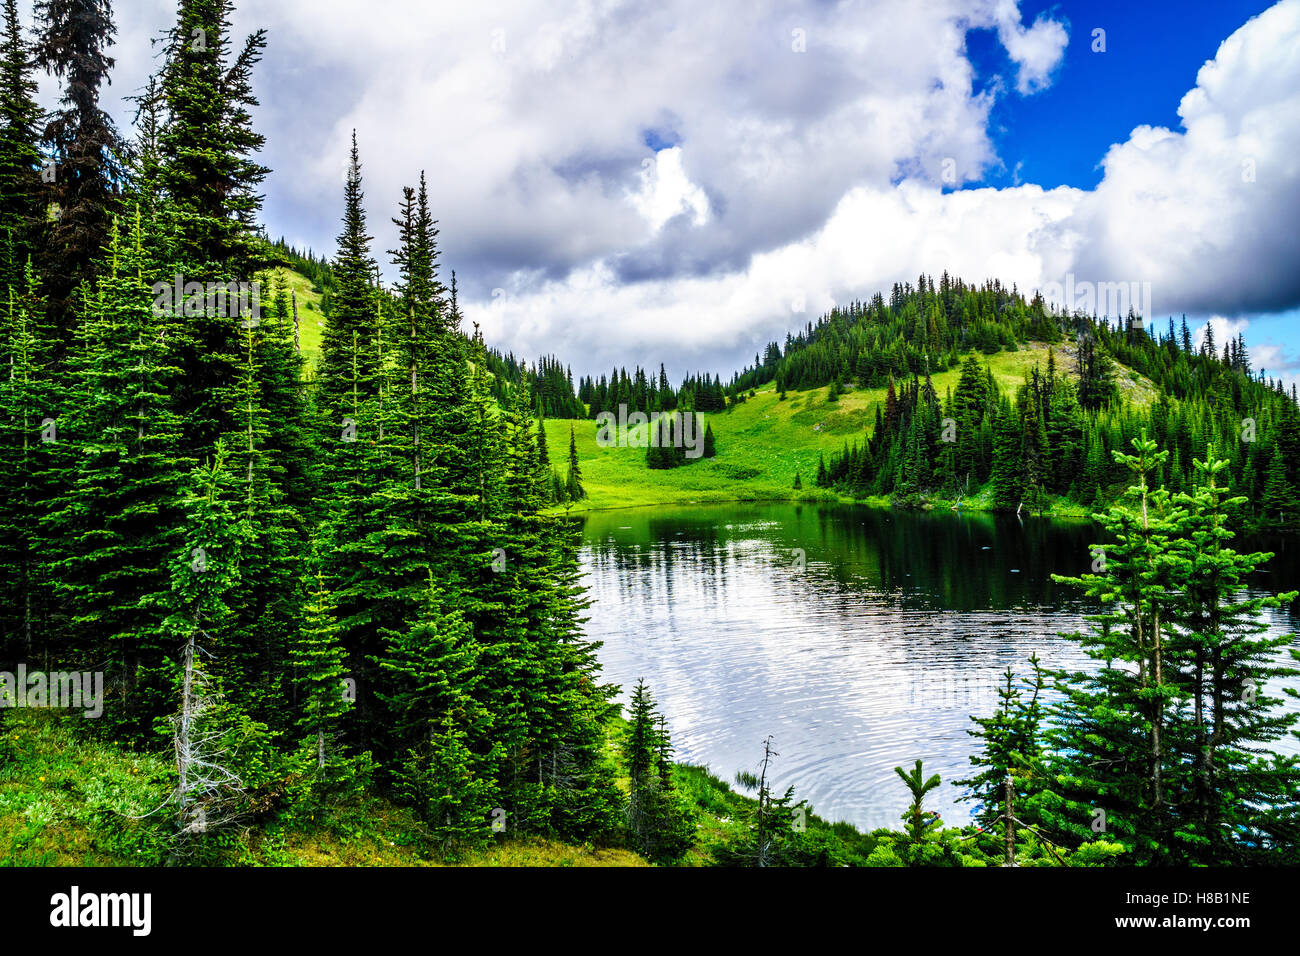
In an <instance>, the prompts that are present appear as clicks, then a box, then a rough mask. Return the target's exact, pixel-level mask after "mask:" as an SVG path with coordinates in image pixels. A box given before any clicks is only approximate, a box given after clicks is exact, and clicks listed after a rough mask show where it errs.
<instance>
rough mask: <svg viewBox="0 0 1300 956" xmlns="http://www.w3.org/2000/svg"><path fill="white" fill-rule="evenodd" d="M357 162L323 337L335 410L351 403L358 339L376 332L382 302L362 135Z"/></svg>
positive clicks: (364, 382)
mask: <svg viewBox="0 0 1300 956" xmlns="http://www.w3.org/2000/svg"><path fill="white" fill-rule="evenodd" d="M350 155H351V159H350V161H349V163H348V175H347V183H346V185H345V186H344V188H343V201H344V211H343V231H342V232H341V233H340V234H339V237H338V253H337V254H336V255H335V257H334V263H333V270H332V271H333V274H334V295H333V299H332V302H331V307H330V312H329V319H328V321H327V322H326V324H325V329H324V332H323V333H322V335H321V376H322V378H323V379H324V388H325V391H326V394H327V396H328V399H327V401H328V402H329V403H330V404H331V405H338V404H339V402H341V401H343V400H345V399H346V397H347V392H348V389H349V387H350V378H351V374H350V356H349V353H350V350H351V345H352V336H353V335H354V334H356V335H359V336H367V335H368V333H369V330H370V328H371V326H372V323H373V319H374V314H375V309H376V302H375V290H374V288H373V284H372V283H373V277H374V274H375V261H374V259H373V258H371V255H370V242H371V238H372V237H371V236H368V235H367V234H366V211H365V207H364V205H363V201H364V198H365V194H364V193H363V192H362V189H361V159H360V154H359V153H358V151H357V132H356V130H353V131H352V150H351V154H350ZM375 361H377V359H372V358H371V357H369V356H367V357H366V358H365V360H364V361H363V363H362V368H361V381H360V383H359V385H360V391H361V395H362V397H369V396H370V394H371V393H372V392H373V391H374V389H375V388H376V387H377V383H375V382H372V381H371V380H372V378H373V376H374V375H375V374H376V373H377V371H378V370H377V368H375V366H374V362H375Z"/></svg>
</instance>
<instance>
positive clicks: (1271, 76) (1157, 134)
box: [1044, 0, 1300, 314]
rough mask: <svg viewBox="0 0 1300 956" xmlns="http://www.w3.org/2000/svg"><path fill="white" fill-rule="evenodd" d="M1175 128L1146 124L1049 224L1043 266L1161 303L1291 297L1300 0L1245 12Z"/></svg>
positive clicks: (1224, 305)
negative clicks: (1145, 292) (1144, 290)
mask: <svg viewBox="0 0 1300 956" xmlns="http://www.w3.org/2000/svg"><path fill="white" fill-rule="evenodd" d="M1178 115H1179V117H1180V118H1181V120H1182V125H1183V130H1182V131H1175V130H1170V129H1165V128H1163V127H1151V126H1142V127H1138V128H1137V129H1135V130H1133V132H1132V134H1131V135H1130V136H1129V138H1128V139H1127V140H1126V141H1125V142H1123V143H1117V144H1115V145H1114V146H1112V147H1111V148H1110V150H1109V151H1108V152H1107V153H1106V156H1105V158H1104V160H1103V161H1102V165H1103V167H1104V170H1105V176H1104V178H1103V179H1102V181H1101V183H1100V184H1099V185H1098V186H1097V188H1096V190H1094V191H1092V192H1091V193H1088V194H1086V195H1084V196H1083V197H1082V198H1081V201H1080V203H1079V207H1078V209H1077V210H1076V211H1075V213H1074V215H1073V216H1071V217H1070V218H1069V219H1067V220H1066V221H1064V222H1063V223H1060V224H1059V227H1058V229H1057V231H1056V232H1055V233H1054V234H1053V235H1052V236H1050V237H1045V239H1044V247H1045V249H1047V250H1048V251H1049V255H1048V256H1047V258H1048V259H1050V260H1051V262H1050V265H1049V269H1054V270H1055V271H1056V272H1062V273H1063V272H1065V271H1066V270H1067V269H1072V270H1073V271H1074V272H1075V273H1076V274H1078V276H1079V277H1080V278H1084V279H1088V280H1097V281H1104V280H1111V281H1146V282H1150V283H1151V284H1152V288H1153V295H1154V299H1155V302H1156V304H1157V307H1158V308H1160V309H1162V310H1164V311H1170V312H1179V311H1186V312H1193V313H1201V314H1206V313H1210V312H1222V313H1228V314H1241V313H1245V312H1264V311H1275V310H1280V309H1285V308H1288V307H1291V306H1294V305H1296V304H1297V303H1300V269H1298V268H1297V267H1296V263H1297V262H1300V234H1298V233H1297V230H1296V228H1295V221H1296V213H1297V210H1300V2H1296V0H1286V2H1283V3H1279V4H1278V5H1276V6H1274V7H1272V8H1270V9H1268V10H1266V11H1265V12H1263V13H1262V14H1260V15H1259V16H1258V17H1255V18H1254V19H1253V20H1251V21H1250V22H1248V23H1246V24H1245V25H1244V26H1242V27H1241V28H1240V29H1239V30H1237V31H1236V32H1235V33H1234V34H1233V35H1232V36H1230V37H1229V38H1228V39H1226V40H1225V41H1224V42H1223V44H1222V45H1221V46H1220V47H1219V50H1218V53H1217V54H1216V56H1215V57H1214V59H1213V60H1210V61H1208V62H1207V63H1206V64H1205V65H1204V66H1203V67H1202V68H1201V70H1200V72H1199V73H1198V74H1197V78H1196V86H1195V88H1194V89H1192V90H1191V91H1189V92H1188V93H1187V95H1186V96H1184V97H1183V99H1182V102H1181V103H1180V105H1179V108H1178Z"/></svg>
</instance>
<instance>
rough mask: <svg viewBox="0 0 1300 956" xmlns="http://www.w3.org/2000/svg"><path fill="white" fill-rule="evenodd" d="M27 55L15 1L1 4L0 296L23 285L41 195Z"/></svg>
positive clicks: (33, 245) (38, 115)
mask: <svg viewBox="0 0 1300 956" xmlns="http://www.w3.org/2000/svg"><path fill="white" fill-rule="evenodd" d="M31 73H32V54H31V47H30V44H29V43H28V42H27V39H26V38H25V37H24V36H23V30H22V26H21V24H20V23H19V22H18V4H17V0H5V5H4V40H3V43H2V44H0V293H3V292H4V291H5V290H6V289H8V288H9V287H13V289H14V290H15V292H16V293H17V292H18V290H20V289H21V287H22V285H23V284H24V280H23V266H24V264H25V263H26V261H27V259H28V257H29V256H30V255H32V254H33V252H34V251H35V250H36V249H37V248H38V245H39V236H38V231H39V230H40V229H41V228H42V226H43V220H44V216H43V210H44V208H45V198H46V193H45V191H44V190H43V188H42V187H43V186H44V185H45V184H44V183H42V182H41V177H40V174H39V173H38V171H37V167H38V166H39V165H40V152H39V148H38V139H39V136H40V131H39V128H38V127H39V125H40V119H41V111H40V107H39V106H37V104H36V83H35V81H34V80H33V79H32V77H31Z"/></svg>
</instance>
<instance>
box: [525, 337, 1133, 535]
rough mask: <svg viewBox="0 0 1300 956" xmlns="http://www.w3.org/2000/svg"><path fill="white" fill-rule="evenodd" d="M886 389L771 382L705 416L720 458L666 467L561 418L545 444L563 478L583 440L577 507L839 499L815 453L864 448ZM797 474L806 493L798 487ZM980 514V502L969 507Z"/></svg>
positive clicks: (1014, 355) (1062, 365) (1064, 360)
mask: <svg viewBox="0 0 1300 956" xmlns="http://www.w3.org/2000/svg"><path fill="white" fill-rule="evenodd" d="M1056 356H1057V358H1056V361H1057V368H1058V370H1061V371H1063V372H1065V373H1066V374H1067V375H1069V374H1071V373H1070V371H1069V370H1070V369H1071V368H1072V367H1073V364H1074V361H1073V347H1072V346H1070V347H1063V346H1061V347H1057V349H1056ZM988 364H989V367H990V368H991V369H992V371H993V377H994V378H995V379H996V380H997V382H998V385H999V387H1000V388H1002V389H1003V390H1004V391H1005V392H1007V393H1008V394H1014V393H1015V389H1016V388H1018V387H1019V386H1020V385H1021V384H1023V382H1024V379H1025V375H1026V374H1027V373H1028V372H1029V371H1030V370H1031V369H1032V368H1033V367H1034V365H1035V364H1037V365H1039V366H1040V367H1045V366H1046V364H1047V346H1045V345H1042V344H1041V343H1032V344H1031V345H1030V346H1028V347H1026V348H1022V349H1021V350H1020V351H1017V352H999V353H997V354H996V355H992V356H989V357H988ZM1116 373H1117V374H1116V381H1117V382H1118V383H1119V386H1120V389H1121V394H1122V395H1123V397H1124V399H1125V400H1126V401H1129V402H1131V403H1132V404H1133V405H1134V406H1135V407H1139V408H1141V407H1146V406H1148V405H1150V404H1151V402H1152V401H1153V400H1154V399H1155V396H1156V389H1155V386H1154V385H1153V384H1152V383H1151V382H1150V381H1148V380H1147V379H1145V378H1141V377H1139V378H1138V379H1137V380H1134V379H1133V378H1131V377H1130V373H1129V371H1128V370H1127V369H1125V368H1122V367H1118V368H1117V369H1116ZM960 378H961V370H960V369H950V370H949V371H946V372H942V373H940V374H938V375H935V376H934V378H933V380H934V387H935V390H936V391H937V392H938V393H939V396H940V397H941V398H942V397H943V396H944V394H945V392H946V391H947V390H948V389H950V388H951V389H955V388H956V387H957V382H958V380H959V379H960ZM886 392H887V389H884V388H874V389H854V390H852V391H849V392H845V393H843V394H842V395H841V396H840V398H839V400H838V401H836V402H828V401H827V400H826V397H827V393H828V389H826V388H819V389H815V390H811V391H806V392H787V393H786V400H785V401H784V402H783V401H780V400H779V398H778V396H777V393H776V389H775V387H774V386H773V385H771V384H769V385H765V386H764V387H762V388H760V389H758V390H757V394H756V395H755V396H754V397H753V398H751V399H748V400H747V401H745V402H743V403H742V404H740V405H738V406H735V407H734V408H731V409H728V410H727V411H725V412H718V413H715V414H713V415H709V416H707V420H708V421H709V422H710V423H711V424H712V426H713V433H714V436H715V438H716V439H717V451H718V454H717V457H716V458H713V459H704V458H701V459H698V460H696V461H695V462H693V463H690V464H687V465H684V466H682V467H679V468H674V469H669V470H666V471H652V470H651V469H649V468H647V467H646V464H645V449H644V448H635V447H632V448H622V447H620V448H602V447H600V446H599V445H597V444H596V424H595V422H593V421H569V420H560V419H557V420H554V421H547V423H546V440H547V447H548V451H549V452H550V456H551V461H552V463H553V464H554V465H555V466H556V467H557V468H558V469H560V470H561V472H563V470H564V467H565V463H566V462H567V455H568V451H569V429H570V427H571V426H572V427H573V429H574V435H575V437H576V439H577V448H578V462H579V465H580V467H581V468H582V482H583V486H584V487H585V488H586V490H587V494H588V498H587V500H586V501H584V502H582V503H581V504H580V505H577V506H575V507H574V508H573V509H572V510H574V511H586V510H597V509H604V508H629V507H637V506H644V505H654V504H667V503H680V504H685V503H701V502H710V501H757V500H783V499H790V498H800V499H802V500H835V499H836V497H837V496H835V495H833V494H831V493H830V492H827V491H825V490H823V489H818V488H815V487H814V486H813V479H814V477H815V476H816V474H817V460H818V456H819V455H821V454H825V455H826V458H827V461H828V462H829V460H830V456H831V454H832V453H838V452H839V451H840V450H841V449H842V448H843V447H844V444H845V443H846V442H849V443H852V442H854V441H857V442H859V443H861V442H862V441H863V439H864V436H865V435H866V434H867V432H868V429H869V428H870V427H872V426H873V425H874V423H875V416H876V406H877V405H881V404H883V402H884V400H885V395H886ZM796 472H798V474H799V476H800V479H801V481H802V484H803V491H802V492H796V491H795V490H794V476H795V473H796ZM968 505H969V506H970V507H972V508H978V507H979V506H980V505H979V501H978V499H976V500H972V501H969V502H968ZM1052 511H1053V513H1060V514H1083V513H1086V509H1084V508H1082V507H1081V506H1074V505H1069V504H1066V503H1054V505H1053V508H1052Z"/></svg>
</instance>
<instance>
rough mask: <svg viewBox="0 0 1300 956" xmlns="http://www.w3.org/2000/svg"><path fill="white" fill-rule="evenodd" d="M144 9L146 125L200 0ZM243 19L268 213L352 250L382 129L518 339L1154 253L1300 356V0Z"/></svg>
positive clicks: (395, 159) (700, 320)
mask: <svg viewBox="0 0 1300 956" xmlns="http://www.w3.org/2000/svg"><path fill="white" fill-rule="evenodd" d="M116 6H117V9H116V16H117V19H118V25H119V31H120V36H119V42H118V45H117V48H116V49H115V51H114V52H115V55H116V56H117V59H118V65H117V69H116V72H115V75H114V86H113V89H112V91H111V95H110V101H109V102H108V103H107V104H106V105H107V106H108V107H109V108H110V110H111V111H112V112H113V113H114V115H116V116H117V117H118V118H119V122H120V123H121V124H122V125H123V126H124V127H125V126H127V125H129V113H130V111H129V107H127V106H126V104H124V103H123V102H122V101H121V100H120V99H117V98H118V97H122V96H126V95H129V94H130V93H132V92H134V91H136V90H138V89H139V87H140V85H141V84H142V83H143V81H144V78H145V77H146V75H147V73H148V72H149V70H150V69H151V68H152V67H153V60H152V58H151V56H150V55H149V39H150V37H152V36H155V35H156V34H157V32H158V31H159V30H160V29H163V28H164V27H166V26H167V25H168V24H169V21H170V19H171V17H172V16H174V3H173V2H172V0H132V2H131V3H130V4H126V3H119V4H117V5H116ZM24 10H25V15H28V16H30V0H26V5H25V8H24ZM234 24H235V29H236V31H237V32H241V33H244V32H248V31H250V30H252V29H255V28H259V27H266V28H267V29H268V32H269V46H268V49H267V53H266V57H265V59H264V60H263V62H262V63H261V64H260V65H259V67H258V70H257V74H256V77H255V85H256V89H257V92H258V95H259V97H260V99H261V106H260V107H259V108H258V110H257V119H258V122H259V125H260V126H261V128H262V129H263V130H264V131H265V132H266V134H267V136H268V143H267V148H266V150H265V152H264V155H263V160H264V162H265V163H266V165H268V166H270V167H271V168H272V169H273V170H274V172H273V173H272V174H271V176H270V177H269V178H268V180H267V182H266V188H265V192H266V202H265V207H264V220H265V221H266V223H267V225H268V227H269V229H270V230H271V232H272V233H273V234H276V235H284V236H285V237H287V238H288V239H289V240H290V241H291V242H293V243H295V244H296V245H298V246H300V247H311V248H312V249H315V250H317V251H326V252H331V253H332V252H333V248H334V237H335V235H336V234H337V232H338V222H339V215H340V212H341V207H342V186H343V179H344V174H345V170H346V166H347V147H348V142H349V138H350V135H351V132H352V130H353V129H355V130H356V131H357V135H358V139H359V142H360V148H361V159H362V167H363V174H364V177H365V184H364V187H365V191H366V204H367V209H368V212H369V216H370V226H371V231H372V232H373V233H374V235H375V237H376V239H375V243H374V248H375V251H376V255H377V257H378V258H379V259H380V260H381V262H382V261H384V260H385V259H386V256H385V254H384V250H386V249H391V248H393V247H394V245H395V237H394V235H393V229H392V227H391V225H390V222H389V220H390V217H391V216H392V215H393V214H394V211H395V208H396V204H397V200H398V199H399V197H400V195H401V188H402V187H403V186H404V185H408V184H412V183H414V182H415V181H416V179H417V178H418V176H419V174H420V172H421V170H423V171H425V172H426V173H427V175H428V179H429V188H430V197H431V201H432V205H433V208H434V211H435V215H436V216H437V217H438V219H439V224H440V229H441V235H440V242H441V248H442V260H441V261H442V263H443V266H444V268H445V269H451V268H454V269H455V270H456V272H457V278H458V280H459V284H460V289H461V293H462V306H463V311H464V313H465V315H466V318H467V320H468V321H472V322H478V323H479V324H480V325H481V327H482V329H483V332H484V335H485V337H486V338H487V340H488V341H489V342H490V343H492V344H494V345H496V346H498V347H500V348H502V349H506V350H511V351H514V352H515V353H516V354H517V355H519V356H521V357H524V358H528V359H532V358H534V357H536V356H537V355H539V354H541V353H542V352H543V351H548V352H553V353H555V354H558V355H560V356H561V357H563V358H564V359H565V360H566V361H569V362H571V363H572V365H573V369H574V371H575V373H578V374H584V373H590V372H596V373H600V372H603V371H605V370H607V369H608V368H609V367H610V366H611V365H614V364H620V365H632V364H635V363H640V364H643V365H650V366H654V365H657V364H659V363H660V362H665V363H666V364H667V365H668V368H669V372H670V374H671V375H672V376H673V377H674V378H678V377H680V376H681V375H683V374H684V373H686V372H688V371H692V370H708V371H711V372H713V371H716V372H720V373H722V374H724V375H726V374H729V373H730V372H731V371H732V370H734V369H736V368H737V367H738V366H740V365H741V364H743V363H744V362H746V361H749V360H752V357H753V355H754V354H755V352H758V351H761V349H762V346H763V344H764V343H766V342H767V341H772V340H776V341H781V340H783V339H784V337H785V333H786V332H787V331H788V330H790V329H792V328H796V327H800V326H802V325H804V324H805V323H806V322H807V321H810V320H812V319H815V318H816V317H817V316H818V315H819V314H821V313H822V312H824V311H825V310H827V309H828V308H830V307H831V306H832V305H834V304H836V303H838V302H843V301H846V300H847V299H850V298H854V297H861V296H869V295H871V294H872V293H874V292H875V291H877V290H881V289H888V287H889V285H890V284H891V283H892V282H895V281H900V280H907V281H913V282H914V281H915V279H916V276H917V275H918V274H919V273H921V272H922V271H925V272H930V273H932V274H938V273H939V272H940V271H941V270H943V269H945V268H946V269H948V270H949V271H950V272H952V273H954V274H957V275H960V276H962V277H964V278H966V279H968V280H972V281H977V282H978V281H983V280H984V279H987V278H998V279H1000V280H1002V281H1004V282H1007V283H1015V284H1016V285H1017V286H1018V287H1020V288H1021V289H1026V290H1029V289H1035V288H1042V289H1051V288H1054V287H1062V286H1063V284H1064V283H1066V281H1067V280H1068V281H1070V282H1073V283H1075V284H1076V285H1077V284H1078V283H1096V284H1114V283H1139V284H1143V283H1147V284H1149V287H1150V289H1151V290H1152V296H1151V299H1152V312H1153V313H1154V319H1155V321H1154V322H1153V325H1154V326H1155V327H1157V328H1164V325H1165V317H1166V316H1167V315H1169V314H1170V313H1172V314H1174V315H1176V316H1178V315H1181V314H1183V313H1186V314H1187V315H1188V318H1189V321H1191V322H1192V323H1193V324H1194V325H1195V326H1197V327H1200V326H1202V325H1204V323H1205V322H1207V321H1214V322H1215V323H1217V324H1219V325H1221V326H1223V327H1224V328H1223V329H1222V330H1221V331H1223V332H1226V331H1228V329H1232V330H1233V331H1236V330H1237V329H1244V331H1245V335H1246V338H1247V340H1248V342H1249V343H1250V344H1251V346H1252V351H1253V354H1254V356H1255V359H1256V366H1257V367H1259V366H1261V365H1262V366H1264V367H1267V368H1269V369H1270V370H1272V371H1274V372H1276V373H1279V374H1282V375H1284V377H1285V378H1286V379H1287V380H1288V381H1292V380H1294V379H1295V377H1296V376H1297V375H1300V358H1297V356H1300V334H1298V333H1297V331H1296V329H1297V326H1298V325H1300V269H1297V264H1298V263H1300V235H1298V233H1297V230H1296V228H1295V222H1296V218H1297V216H1296V212H1297V210H1300V0H1281V2H1279V3H1276V4H1273V5H1269V4H1266V3H1244V2H1242V3H1234V2H1205V0H1192V2H1131V3H1121V2H1101V3H1088V4H1075V3H1054V4H1045V3H1041V2H1038V0H1025V2H1022V3H1017V2H1016V0H927V2H925V3H917V2H915V0H869V2H868V0H863V2H857V3H852V2H847V3H827V2H825V0H713V2H710V3H708V4H701V3H699V2H698V0H657V2H655V3H652V4H647V3H645V2H644V0H586V2H577V0H490V2H483V3H477V4H468V5H466V4H460V5H452V4H437V5H435V4H429V3H428V2H427V0H372V2H370V3H366V4H357V3H355V2H352V0H277V2H276V3H274V4H265V3H263V4H255V3H251V2H248V3H245V4H243V5H242V6H240V7H239V8H238V9H237V11H236V14H235V17H234ZM1097 28H1100V29H1103V30H1105V42H1106V49H1105V52H1104V53H1095V52H1093V50H1092V46H1093V42H1094V41H1093V35H1092V31H1093V30H1094V29H1097ZM42 89H43V95H44V97H45V98H46V101H47V102H50V101H52V98H53V92H54V91H53V87H52V86H51V85H50V84H49V83H48V82H47V83H45V84H44V86H43V88H42ZM385 267H386V268H387V269H388V271H389V274H391V267H389V266H387V264H386V263H385Z"/></svg>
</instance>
